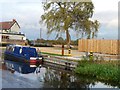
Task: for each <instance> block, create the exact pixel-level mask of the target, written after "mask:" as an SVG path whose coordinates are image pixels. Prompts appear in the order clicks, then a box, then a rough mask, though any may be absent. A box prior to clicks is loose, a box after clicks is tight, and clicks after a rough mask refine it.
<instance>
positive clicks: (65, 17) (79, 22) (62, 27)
mask: <svg viewBox="0 0 120 90" xmlns="http://www.w3.org/2000/svg"><path fill="white" fill-rule="evenodd" d="M43 6H44V11H45V13H44V14H43V15H42V16H41V18H42V21H43V22H44V23H46V25H47V28H48V34H51V33H52V32H54V31H55V32H57V34H56V38H57V37H59V35H61V33H65V34H66V40H67V45H68V46H69V45H70V41H71V36H70V30H74V31H75V32H76V33H77V34H80V35H81V36H86V37H87V38H94V36H97V31H98V27H99V22H98V21H97V20H94V21H93V20H92V19H91V18H92V16H93V10H94V6H93V3H92V2H47V3H44V5H43Z"/></svg>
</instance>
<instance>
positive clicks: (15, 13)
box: [0, 0, 118, 39]
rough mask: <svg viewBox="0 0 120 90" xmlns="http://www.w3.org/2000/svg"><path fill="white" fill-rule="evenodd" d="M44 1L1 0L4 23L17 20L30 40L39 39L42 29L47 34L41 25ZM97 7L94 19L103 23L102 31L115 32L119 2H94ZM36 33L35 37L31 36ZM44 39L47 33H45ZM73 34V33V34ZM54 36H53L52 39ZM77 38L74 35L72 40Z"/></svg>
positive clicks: (104, 34) (115, 0)
mask: <svg viewBox="0 0 120 90" xmlns="http://www.w3.org/2000/svg"><path fill="white" fill-rule="evenodd" d="M42 1H44V0H11V1H10V0H0V6H1V7H2V12H0V15H1V14H2V17H0V20H1V18H2V21H8V20H12V19H13V18H15V19H16V20H17V21H18V23H19V24H20V26H21V30H22V31H23V32H25V33H26V34H27V36H28V37H29V38H36V37H38V36H39V35H38V33H37V32H38V30H39V29H40V27H41V28H42V29H43V31H45V32H46V27H45V25H39V20H40V16H41V15H42V14H43V13H44V11H43V7H42V3H41V2H42ZM92 1H93V4H94V6H95V12H94V16H93V19H97V20H98V21H99V22H100V23H101V27H102V28H100V30H101V31H102V30H108V29H110V30H111V31H110V32H109V33H111V34H110V35H112V34H116V33H112V30H115V29H116V27H117V25H118V24H117V20H118V16H117V15H118V13H117V12H118V0H92ZM31 32H34V35H33V34H31ZM43 34H44V35H43V36H44V38H45V37H46V33H43ZM71 34H72V33H71ZM99 35H100V36H101V37H102V36H106V37H107V35H108V34H107V33H106V32H100V34H99ZM52 37H53V36H52V35H51V38H52ZM74 38H76V36H75V34H73V36H72V39H74Z"/></svg>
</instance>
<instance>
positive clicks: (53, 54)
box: [41, 52, 68, 56]
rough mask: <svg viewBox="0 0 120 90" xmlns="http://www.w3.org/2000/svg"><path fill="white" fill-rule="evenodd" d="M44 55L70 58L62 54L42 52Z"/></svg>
mask: <svg viewBox="0 0 120 90" xmlns="http://www.w3.org/2000/svg"><path fill="white" fill-rule="evenodd" d="M41 53H42V54H47V55H52V56H68V55H61V54H55V53H48V52H41Z"/></svg>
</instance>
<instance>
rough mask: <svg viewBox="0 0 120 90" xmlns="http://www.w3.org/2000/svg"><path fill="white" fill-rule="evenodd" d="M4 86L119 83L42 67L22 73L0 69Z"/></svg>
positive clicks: (58, 86) (115, 86)
mask: <svg viewBox="0 0 120 90" xmlns="http://www.w3.org/2000/svg"><path fill="white" fill-rule="evenodd" d="M0 73H2V88H115V89H117V90H118V86H117V85H111V84H109V83H103V82H99V81H96V80H94V79H90V78H85V77H83V76H77V75H75V74H73V73H71V72H69V71H62V70H57V69H53V68H52V69H51V68H50V67H41V68H40V72H38V73H36V72H34V73H29V74H21V73H18V72H16V71H15V72H13V71H10V70H7V69H5V66H3V69H2V70H0Z"/></svg>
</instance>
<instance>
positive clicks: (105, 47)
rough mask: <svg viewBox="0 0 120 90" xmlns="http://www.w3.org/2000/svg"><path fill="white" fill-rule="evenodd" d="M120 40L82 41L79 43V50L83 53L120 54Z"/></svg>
mask: <svg viewBox="0 0 120 90" xmlns="http://www.w3.org/2000/svg"><path fill="white" fill-rule="evenodd" d="M119 45H120V40H96V39H80V40H79V42H78V50H79V51H81V52H90V51H93V52H97V53H105V54H115V55H118V54H120V53H119V52H120V48H119Z"/></svg>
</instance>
